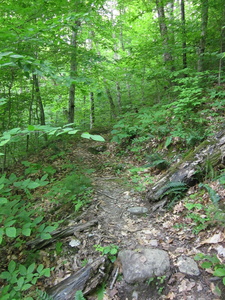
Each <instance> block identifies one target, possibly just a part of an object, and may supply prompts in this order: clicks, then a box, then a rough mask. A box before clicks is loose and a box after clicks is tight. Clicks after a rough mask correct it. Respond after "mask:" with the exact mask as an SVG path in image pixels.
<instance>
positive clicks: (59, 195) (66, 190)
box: [45, 170, 92, 212]
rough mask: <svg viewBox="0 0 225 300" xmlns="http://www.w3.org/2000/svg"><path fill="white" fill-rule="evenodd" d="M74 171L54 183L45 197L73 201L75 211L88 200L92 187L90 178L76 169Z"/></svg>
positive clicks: (60, 200) (59, 200)
mask: <svg viewBox="0 0 225 300" xmlns="http://www.w3.org/2000/svg"><path fill="white" fill-rule="evenodd" d="M74 172H75V173H74ZM74 172H72V173H71V174H69V175H67V176H66V177H65V178H64V179H62V180H61V181H60V182H56V183H54V185H53V186H52V188H51V190H50V191H49V192H48V193H47V194H46V195H45V197H47V198H48V199H49V200H51V201H54V202H57V203H58V202H59V203H74V209H75V211H76V212H77V211H79V210H80V209H81V208H82V207H83V206H85V205H86V204H87V203H89V202H90V198H91V194H92V189H91V180H90V179H89V178H88V177H87V176H86V175H84V174H82V173H81V172H79V171H77V170H76V171H74Z"/></svg>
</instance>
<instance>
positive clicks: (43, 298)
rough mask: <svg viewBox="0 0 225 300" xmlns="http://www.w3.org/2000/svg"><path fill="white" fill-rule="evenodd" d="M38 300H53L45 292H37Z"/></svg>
mask: <svg viewBox="0 0 225 300" xmlns="http://www.w3.org/2000/svg"><path fill="white" fill-rule="evenodd" d="M36 294H37V300H53V298H52V297H51V296H49V295H48V294H47V293H46V292H45V291H41V290H36Z"/></svg>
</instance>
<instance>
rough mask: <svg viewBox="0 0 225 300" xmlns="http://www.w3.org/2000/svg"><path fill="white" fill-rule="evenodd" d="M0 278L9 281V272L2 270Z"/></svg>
mask: <svg viewBox="0 0 225 300" xmlns="http://www.w3.org/2000/svg"><path fill="white" fill-rule="evenodd" d="M0 278H2V279H6V280H7V281H9V280H10V278H11V274H10V273H9V272H7V271H4V272H2V273H1V274H0Z"/></svg>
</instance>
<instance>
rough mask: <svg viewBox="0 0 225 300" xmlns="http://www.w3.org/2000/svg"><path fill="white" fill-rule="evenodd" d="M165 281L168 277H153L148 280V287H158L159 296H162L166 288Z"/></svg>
mask: <svg viewBox="0 0 225 300" xmlns="http://www.w3.org/2000/svg"><path fill="white" fill-rule="evenodd" d="M165 280H166V275H164V276H157V277H151V278H149V279H148V280H147V284H148V285H150V284H154V285H155V286H156V290H157V293H158V295H161V294H162V292H163V290H164V288H165Z"/></svg>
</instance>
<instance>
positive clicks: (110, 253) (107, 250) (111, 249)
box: [94, 244, 119, 262]
mask: <svg viewBox="0 0 225 300" xmlns="http://www.w3.org/2000/svg"><path fill="white" fill-rule="evenodd" d="M94 248H95V250H96V251H98V252H100V253H101V254H102V255H106V256H107V257H108V258H109V260H110V261H111V262H115V260H116V256H117V253H118V250H119V247H118V246H116V245H113V244H110V245H108V246H101V245H94Z"/></svg>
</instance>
